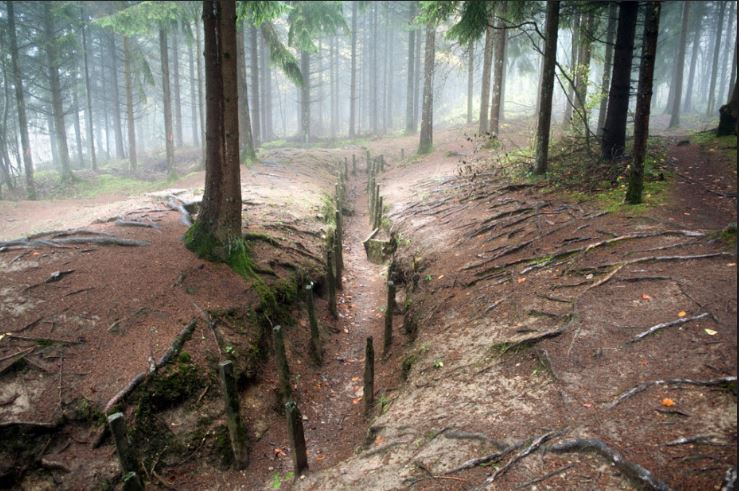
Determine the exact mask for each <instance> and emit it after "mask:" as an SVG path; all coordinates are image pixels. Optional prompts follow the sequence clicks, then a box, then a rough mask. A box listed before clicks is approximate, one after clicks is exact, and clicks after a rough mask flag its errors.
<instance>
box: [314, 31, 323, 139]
mask: <svg viewBox="0 0 739 491" xmlns="http://www.w3.org/2000/svg"><path fill="white" fill-rule="evenodd" d="M316 55H317V56H316V61H317V62H318V77H317V79H318V80H317V82H316V85H317V88H318V97H317V99H318V111H316V112H317V113H318V118H317V119H318V121H316V128H317V131H316V133H318V134H319V135H320V136H323V134H324V131H323V129H324V127H323V102H324V96H323V70H324V69H323V60H324V58H325V56H324V55H323V38H322V37H319V38H318V53H316Z"/></svg>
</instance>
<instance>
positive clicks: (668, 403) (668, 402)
mask: <svg viewBox="0 0 739 491" xmlns="http://www.w3.org/2000/svg"><path fill="white" fill-rule="evenodd" d="M660 404H662V405H663V406H664V407H672V406H674V405H675V401H673V400H672V399H669V398H667V397H665V398H664V399H662V400H661V401H660Z"/></svg>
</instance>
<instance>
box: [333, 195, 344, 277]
mask: <svg viewBox="0 0 739 491" xmlns="http://www.w3.org/2000/svg"><path fill="white" fill-rule="evenodd" d="M342 221H343V219H342V216H341V211H340V210H336V232H335V234H334V256H335V259H336V267H335V270H336V288H337V289H339V290H341V289H342V288H343V280H342V277H341V275H342V272H343V271H344V252H343V250H342V243H343V240H342V235H343V233H344V230H343V228H344V226H343V223H342Z"/></svg>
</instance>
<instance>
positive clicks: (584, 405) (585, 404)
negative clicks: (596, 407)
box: [582, 402, 593, 409]
mask: <svg viewBox="0 0 739 491" xmlns="http://www.w3.org/2000/svg"><path fill="white" fill-rule="evenodd" d="M582 407H586V408H588V409H590V408H591V407H593V404H592V403H590V402H583V404H582Z"/></svg>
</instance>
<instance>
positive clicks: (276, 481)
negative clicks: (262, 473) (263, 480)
mask: <svg viewBox="0 0 739 491" xmlns="http://www.w3.org/2000/svg"><path fill="white" fill-rule="evenodd" d="M293 479H295V473H294V472H293V471H287V472H286V473H285V474H284V475H281V474H280V473H279V472H275V473H274V474H273V475H272V482H271V483H270V487H271V488H272V489H280V488H282V485H283V484H287V483H290V482H291V481H292V480H293Z"/></svg>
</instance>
